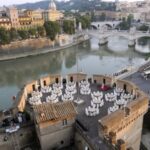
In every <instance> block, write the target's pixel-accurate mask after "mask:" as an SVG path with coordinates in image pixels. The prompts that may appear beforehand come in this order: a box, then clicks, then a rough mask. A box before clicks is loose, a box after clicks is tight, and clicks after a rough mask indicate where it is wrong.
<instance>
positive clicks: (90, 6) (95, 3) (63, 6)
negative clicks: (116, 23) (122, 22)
mask: <svg viewBox="0 0 150 150" xmlns="http://www.w3.org/2000/svg"><path fill="white" fill-rule="evenodd" d="M49 2H50V0H45V1H39V2H36V3H25V4H21V5H17V7H18V8H21V9H37V8H41V9H47V8H48V5H49ZM55 2H56V5H57V8H58V9H59V10H66V11H69V10H72V9H73V10H79V11H89V10H94V9H95V10H104V9H106V10H115V5H114V3H105V2H101V0H70V1H68V2H63V1H62V2H58V1H55Z"/></svg>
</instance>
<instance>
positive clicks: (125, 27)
mask: <svg viewBox="0 0 150 150" xmlns="http://www.w3.org/2000/svg"><path fill="white" fill-rule="evenodd" d="M119 28H120V29H121V30H128V29H129V25H128V23H127V20H126V18H122V22H121V23H120V24H119Z"/></svg>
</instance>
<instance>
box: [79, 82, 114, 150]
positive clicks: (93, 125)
mask: <svg viewBox="0 0 150 150" xmlns="http://www.w3.org/2000/svg"><path fill="white" fill-rule="evenodd" d="M91 90H92V92H93V91H100V85H97V84H92V85H91ZM108 92H109V93H111V92H113V90H109V91H107V92H104V93H108ZM79 97H80V99H83V100H84V103H83V104H81V105H78V106H77V111H78V115H77V120H78V121H79V122H80V123H81V124H82V125H83V127H84V128H85V129H86V130H85V131H84V130H83V132H84V134H85V135H86V136H87V137H88V138H89V139H90V142H91V144H92V145H94V146H95V148H96V149H97V150H108V149H110V148H109V147H107V145H106V144H105V143H103V142H102V139H100V138H99V136H98V120H100V119H101V118H102V117H104V116H106V115H107V114H108V113H107V110H108V107H110V106H113V104H114V103H113V102H106V101H105V100H104V106H103V107H101V108H100V113H99V115H97V116H95V117H89V116H86V114H85V108H86V107H88V106H90V105H91V100H92V98H91V96H90V95H87V96H84V95H79ZM103 98H104V97H103Z"/></svg>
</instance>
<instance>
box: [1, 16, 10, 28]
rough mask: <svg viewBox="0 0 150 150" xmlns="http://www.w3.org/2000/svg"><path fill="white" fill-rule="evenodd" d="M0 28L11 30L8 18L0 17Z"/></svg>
mask: <svg viewBox="0 0 150 150" xmlns="http://www.w3.org/2000/svg"><path fill="white" fill-rule="evenodd" d="M0 27H4V28H6V29H11V21H10V19H9V18H8V17H3V16H1V17H0Z"/></svg>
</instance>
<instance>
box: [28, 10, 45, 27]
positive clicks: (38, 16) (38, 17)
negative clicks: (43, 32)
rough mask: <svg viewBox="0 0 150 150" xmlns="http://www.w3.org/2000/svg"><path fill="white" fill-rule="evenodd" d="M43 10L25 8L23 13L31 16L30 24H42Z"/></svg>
mask: <svg viewBox="0 0 150 150" xmlns="http://www.w3.org/2000/svg"><path fill="white" fill-rule="evenodd" d="M43 11H44V10H42V9H36V10H26V11H25V14H26V15H27V16H28V17H30V18H31V20H32V21H31V25H32V26H35V27H36V26H43V24H44V19H43V18H42V12H43Z"/></svg>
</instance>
